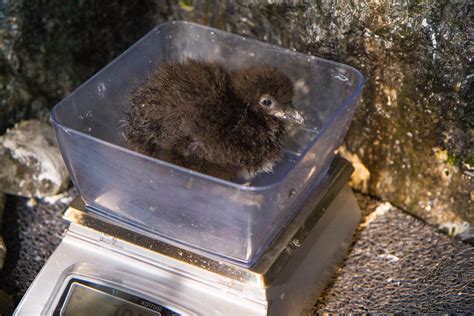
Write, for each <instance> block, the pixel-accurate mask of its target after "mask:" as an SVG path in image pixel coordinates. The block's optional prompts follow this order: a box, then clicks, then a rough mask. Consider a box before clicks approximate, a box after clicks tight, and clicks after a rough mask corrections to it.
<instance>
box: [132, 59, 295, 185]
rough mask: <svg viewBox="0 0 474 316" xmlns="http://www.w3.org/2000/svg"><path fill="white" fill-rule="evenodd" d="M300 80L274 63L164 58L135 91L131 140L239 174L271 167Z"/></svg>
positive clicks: (183, 161) (153, 151)
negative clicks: (235, 65) (238, 65)
mask: <svg viewBox="0 0 474 316" xmlns="http://www.w3.org/2000/svg"><path fill="white" fill-rule="evenodd" d="M292 97H293V84H292V82H291V80H290V79H289V78H288V77H287V76H286V75H284V74H283V73H282V72H281V71H279V70H278V69H276V68H275V67H273V66H269V65H260V66H252V67H249V68H245V69H241V70H236V71H228V70H226V69H225V68H224V67H223V66H222V65H220V64H219V63H217V62H205V61H198V60H192V59H188V60H185V61H183V62H168V63H164V64H162V65H160V67H159V68H158V69H157V70H156V71H154V72H153V73H152V74H151V75H150V77H149V78H148V79H147V80H146V81H144V82H143V83H142V84H141V85H140V86H139V87H138V88H137V89H136V90H135V91H134V92H133V93H132V96H131V103H132V105H131V107H129V108H128V109H126V110H125V112H126V120H125V121H126V124H125V139H126V141H127V142H128V144H129V145H130V147H131V148H132V149H134V150H136V151H138V152H140V153H143V154H146V155H149V156H152V157H155V158H158V159H161V160H164V161H168V162H171V163H174V164H177V165H180V166H182V167H186V168H189V169H192V170H195V171H199V172H202V173H206V174H209V175H212V176H215V177H219V178H223V179H226V180H232V179H235V178H238V177H243V178H246V179H250V178H252V177H253V176H255V175H256V174H258V173H259V172H270V171H271V170H272V167H273V164H274V163H275V162H277V161H278V160H279V159H281V157H282V142H283V137H284V134H285V128H286V125H287V124H288V122H295V123H298V124H303V118H302V117H301V115H300V114H299V113H298V112H297V111H296V110H295V109H294V108H293V105H292V102H291V99H292Z"/></svg>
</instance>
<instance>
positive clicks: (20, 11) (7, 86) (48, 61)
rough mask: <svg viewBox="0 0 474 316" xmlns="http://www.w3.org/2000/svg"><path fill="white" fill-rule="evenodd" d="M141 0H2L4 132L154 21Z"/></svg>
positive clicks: (38, 113)
mask: <svg viewBox="0 0 474 316" xmlns="http://www.w3.org/2000/svg"><path fill="white" fill-rule="evenodd" d="M156 11H157V8H156V5H155V3H154V2H153V1H151V0H141V1H137V2H136V1H99V2H95V1H72V2H68V3H65V2H64V1H60V0H52V1H41V2H38V1H33V0H11V1H1V2H0V134H3V132H4V131H5V129H6V128H8V127H11V126H13V124H15V123H16V122H18V121H20V120H21V119H27V118H39V119H47V117H48V115H49V114H48V112H49V109H51V107H52V106H53V105H54V104H55V103H56V102H57V101H59V100H60V99H61V98H63V97H64V96H65V95H67V94H68V93H69V92H70V91H71V90H72V89H73V88H74V87H76V86H78V85H79V84H81V83H82V82H83V81H85V80H86V79H87V78H88V77H90V76H91V75H93V74H94V72H96V71H98V70H99V69H100V68H102V67H103V66H105V65H106V64H107V63H108V62H109V61H110V60H111V59H112V58H114V57H115V56H117V55H118V54H119V53H121V52H122V51H124V50H125V49H126V48H127V47H128V46H130V45H131V44H133V43H134V42H135V41H136V40H137V39H138V38H140V36H142V35H143V34H145V33H146V32H147V31H148V30H149V29H151V28H152V27H153V26H154V23H155V21H154V19H153V17H154V15H155V13H156Z"/></svg>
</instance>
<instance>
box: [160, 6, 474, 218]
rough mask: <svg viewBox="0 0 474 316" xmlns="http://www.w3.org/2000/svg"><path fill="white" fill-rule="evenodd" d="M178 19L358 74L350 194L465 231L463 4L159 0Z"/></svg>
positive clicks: (473, 210) (469, 200)
mask: <svg viewBox="0 0 474 316" xmlns="http://www.w3.org/2000/svg"><path fill="white" fill-rule="evenodd" d="M159 2H160V3H163V4H164V3H171V7H172V10H171V12H172V15H171V16H170V17H169V19H186V20H192V21H195V22H198V23H204V24H209V25H212V26H215V27H218V28H221V29H225V30H228V31H231V32H236V33H240V34H245V35H249V36H251V37H255V38H258V39H261V40H264V41H267V42H270V43H275V44H278V45H283V46H286V47H288V48H291V49H295V50H297V51H301V52H308V53H310V54H314V55H317V56H321V57H325V58H328V59H332V60H336V61H340V62H343V63H348V64H350V65H352V66H354V67H356V68H358V69H360V70H361V71H362V72H363V73H364V75H365V76H366V77H367V84H366V87H365V90H364V93H363V97H362V101H361V103H360V108H359V109H358V112H357V113H356V116H355V119H354V121H353V124H352V126H351V129H350V131H349V133H348V136H347V137H346V148H347V150H348V152H349V153H350V154H351V155H352V156H353V157H354V158H355V159H354V162H356V163H362V165H363V167H364V168H365V170H368V171H369V174H367V173H366V172H365V170H364V169H363V171H364V172H363V175H364V177H365V179H362V180H363V181H353V182H354V183H356V184H357V185H356V188H357V189H360V190H362V191H363V192H368V193H370V194H372V195H375V196H377V197H379V198H381V199H382V200H387V201H390V202H392V203H393V204H395V205H397V206H399V207H401V208H403V209H405V210H407V211H409V212H412V213H413V214H415V215H417V216H420V217H422V218H424V219H425V220H427V221H428V222H430V223H436V224H439V223H454V224H459V223H462V222H464V221H467V222H469V223H470V224H471V225H473V224H474V198H473V196H474V186H473V179H472V177H473V176H474V134H473V131H474V128H473V127H474V106H473V104H474V89H473V88H472V87H473V80H474V74H473V68H472V49H473V46H472V41H471V40H472V34H473V31H474V26H473V25H474V23H473V14H472V12H474V11H473V7H472V4H469V2H468V1H466V2H463V1H440V2H429V1H417V2H400V1H398V2H394V1H376V2H375V1H365V2H334V1H316V2H311V1H297V0H293V1H279V0H276V1H258V0H247V1H230V0H228V1H225V2H216V1H171V2H169V1H166V2H165V1H159Z"/></svg>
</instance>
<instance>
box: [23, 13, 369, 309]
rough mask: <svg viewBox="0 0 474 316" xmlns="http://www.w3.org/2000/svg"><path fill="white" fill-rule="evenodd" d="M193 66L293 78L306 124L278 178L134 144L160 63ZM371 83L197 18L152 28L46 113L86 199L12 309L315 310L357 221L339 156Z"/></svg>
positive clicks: (291, 141) (293, 136) (72, 211)
mask: <svg viewBox="0 0 474 316" xmlns="http://www.w3.org/2000/svg"><path fill="white" fill-rule="evenodd" d="M186 58H193V59H198V60H202V59H204V60H208V61H220V62H223V63H225V66H226V67H228V68H229V69H237V68H239V67H244V66H245V67H248V66H249V65H262V64H268V65H273V66H274V67H277V68H278V69H279V70H280V71H282V72H283V73H285V74H286V75H287V76H288V77H289V78H290V79H291V80H292V81H293V83H294V96H293V104H295V106H297V109H298V111H299V112H301V113H302V115H303V116H304V120H305V125H304V126H302V127H299V128H295V129H293V128H291V129H289V130H288V133H287V135H286V138H285V140H284V141H283V152H282V157H281V159H280V160H279V161H278V163H277V164H275V166H274V168H273V171H272V172H269V173H261V174H259V175H257V176H256V177H255V178H253V179H252V180H251V182H249V183H246V182H241V180H242V179H240V180H239V179H234V180H233V181H225V180H223V179H219V178H215V177H211V176H209V175H206V174H202V173H199V172H195V171H193V170H190V169H186V168H182V167H180V166H177V165H174V164H171V163H169V162H166V161H163V160H159V159H154V158H152V157H149V156H146V155H143V154H141V153H139V152H136V151H134V150H133V148H130V147H129V144H128V143H127V142H126V140H125V139H124V137H123V135H122V130H121V126H122V125H123V124H122V122H123V118H124V117H123V109H125V108H126V107H127V106H130V102H129V100H130V93H131V91H133V89H134V88H135V87H137V86H138V85H139V84H140V83H141V82H143V80H146V78H147V77H148V76H149V74H150V73H151V72H152V71H154V70H155V69H157V67H160V65H161V64H162V63H163V62H165V61H169V60H171V61H175V60H183V59H186ZM363 85H364V77H363V76H362V74H361V73H360V72H359V71H357V70H356V69H354V68H352V67H350V66H347V65H343V64H340V63H336V62H333V61H328V60H324V59H322V58H318V57H315V56H310V55H307V54H302V53H298V52H294V51H291V50H288V49H285V48H283V47H278V46H274V45H270V44H268V43H264V42H260V41H257V40H254V39H251V38H247V37H243V36H241V35H237V34H231V33H228V32H224V31H221V30H217V29H213V28H209V27H206V26H202V25H198V24H194V23H188V22H168V23H164V24H161V25H159V26H157V27H156V28H154V29H153V30H151V31H150V32H149V33H148V34H146V35H145V36H144V37H143V38H142V39H140V40H139V41H138V42H137V43H135V44H134V45H133V46H132V47H130V48H129V49H128V50H126V51H125V52H124V53H123V54H122V55H120V56H119V57H117V58H116V59H115V60H114V61H112V62H111V63H110V64H109V65H107V66H106V67H105V68H103V69H102V70H101V71H99V72H98V73H97V74H96V75H94V76H93V77H92V78H90V79H89V80H88V81H87V82H85V83H84V84H83V85H81V86H80V87H79V88H78V89H76V90H75V91H74V92H72V93H71V94H70V95H69V96H68V97H66V98H65V99H64V100H62V101H61V102H59V103H58V104H57V105H56V106H55V107H54V109H53V111H52V113H51V121H52V123H53V126H54V129H55V133H56V138H57V140H58V144H59V147H60V149H61V154H62V156H63V158H64V162H65V164H66V166H67V168H68V173H69V176H70V177H71V179H72V181H73V183H74V185H75V187H76V189H77V190H78V192H79V193H80V198H78V199H76V200H75V201H74V202H73V203H72V204H71V205H70V206H69V207H68V208H67V209H66V210H65V212H64V214H63V217H64V218H65V219H66V220H68V221H69V222H70V223H71V224H70V226H69V229H68V230H67V231H66V233H65V234H64V238H63V240H62V242H61V243H60V245H59V246H58V248H57V249H56V251H55V252H54V253H53V254H52V256H51V257H50V259H49V260H48V262H47V263H46V265H45V266H44V267H43V269H42V270H41V272H40V273H39V274H38V276H37V277H36V279H35V281H34V282H33V283H32V285H31V287H30V288H29V290H28V291H27V293H26V294H25V296H24V297H23V300H22V301H21V302H20V304H19V306H18V307H17V309H16V311H15V314H16V315H38V314H41V315H73V316H77V315H105V316H108V315H179V314H186V315H188V314H191V315H192V314H199V315H201V314H204V315H297V314H299V313H301V312H304V311H309V310H311V308H312V307H313V305H314V303H315V302H316V299H317V297H318V295H319V294H320V293H321V292H322V291H323V289H324V287H325V286H326V284H327V282H328V280H329V279H330V278H331V276H332V274H333V273H334V270H335V268H336V266H337V264H339V263H340V262H341V260H342V258H343V257H344V256H345V254H346V251H347V248H348V246H349V245H350V243H351V241H352V235H353V233H354V230H355V229H356V227H357V225H358V222H359V219H360V210H359V208H358V205H357V202H356V200H355V198H354V195H353V193H352V191H351V190H350V189H349V187H348V186H347V182H348V179H349V177H350V175H351V173H352V171H353V169H352V166H351V165H350V163H348V162H347V161H345V160H344V159H342V158H340V157H338V156H336V150H337V148H338V147H339V146H340V145H341V143H342V142H343V139H344V135H345V134H346V132H347V130H348V128H349V125H350V122H351V120H352V117H353V115H354V113H355V110H356V107H357V102H358V100H359V98H360V94H361V91H362V88H363ZM236 128H237V127H236ZM86 205H87V207H86Z"/></svg>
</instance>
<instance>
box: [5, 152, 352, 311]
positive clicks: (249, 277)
mask: <svg viewBox="0 0 474 316" xmlns="http://www.w3.org/2000/svg"><path fill="white" fill-rule="evenodd" d="M352 171H353V169H352V166H351V165H350V163H348V162H347V161H346V160H344V159H342V158H340V157H338V156H336V158H335V159H334V160H333V162H332V164H331V167H330V168H329V171H328V173H327V175H326V177H325V178H324V180H323V181H321V182H320V184H319V185H322V186H324V190H322V191H321V190H315V191H314V192H315V193H314V194H309V195H308V197H307V198H306V200H305V202H304V204H303V205H304V206H303V207H302V208H301V210H300V211H299V212H298V213H297V215H296V216H295V217H294V218H293V219H292V220H291V221H290V222H289V224H288V225H286V227H285V228H284V230H283V231H282V233H280V234H279V235H278V237H277V238H276V239H275V240H274V241H273V242H272V243H271V245H270V246H269V247H268V248H267V249H266V250H265V251H264V253H263V255H262V256H261V257H260V259H259V260H258V261H257V262H256V263H255V264H253V265H252V266H251V267H249V268H245V267H242V266H240V265H237V264H235V263H230V262H226V261H222V260H220V259H219V258H216V257H214V256H211V255H210V256H204V255H202V254H197V253H195V252H193V251H192V249H187V248H186V247H181V246H178V245H175V244H172V243H169V242H164V241H160V240H158V239H156V238H154V236H153V234H149V233H146V232H139V231H137V230H136V229H135V228H134V227H132V226H127V225H125V224H124V223H121V222H119V221H113V220H110V219H109V218H105V217H101V216H100V215H97V214H96V213H92V212H89V211H88V210H87V209H86V207H85V205H84V203H83V202H82V200H81V198H77V199H76V200H75V201H73V202H72V203H71V205H70V206H69V207H68V208H67V209H66V210H65V211H64V213H63V217H64V218H65V219H66V220H68V221H69V222H70V226H69V228H68V229H67V231H66V232H65V234H64V237H63V240H62V241H61V243H60V245H59V246H58V248H57V249H56V250H55V251H54V253H53V254H52V255H51V257H50V258H49V260H48V261H47V263H46V264H45V266H44V267H43V269H42V270H41V272H40V273H39V274H38V276H37V277H36V279H35V280H34V282H33V283H32V284H31V286H30V288H29V289H28V291H27V292H26V294H25V296H24V297H23V299H22V301H21V302H20V304H19V305H18V307H17V309H16V311H15V313H14V314H15V315H39V314H40V315H74V316H77V315H104V316H108V315H298V314H300V313H303V312H309V311H311V308H312V307H313V306H314V304H315V302H316V300H317V298H318V296H319V295H320V294H321V292H322V291H323V290H324V288H325V286H326V285H327V282H328V281H329V280H330V278H331V276H332V275H333V273H334V271H335V269H336V267H337V265H338V264H340V263H341V261H342V259H343V257H344V256H345V255H346V253H347V249H348V247H349V245H350V244H351V242H352V237H353V233H354V231H355V229H356V227H357V225H358V222H359V219H360V210H359V207H358V205H357V202H356V200H355V197H354V194H353V192H352V191H351V190H350V188H349V187H348V185H347V181H348V179H349V177H350V175H351V173H352ZM316 192H318V193H316Z"/></svg>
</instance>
